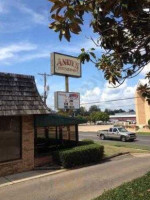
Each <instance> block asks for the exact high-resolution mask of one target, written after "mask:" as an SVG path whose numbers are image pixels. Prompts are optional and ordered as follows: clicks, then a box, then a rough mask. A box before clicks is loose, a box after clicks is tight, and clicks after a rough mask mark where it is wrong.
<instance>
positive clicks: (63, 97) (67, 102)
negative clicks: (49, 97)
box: [55, 92, 80, 110]
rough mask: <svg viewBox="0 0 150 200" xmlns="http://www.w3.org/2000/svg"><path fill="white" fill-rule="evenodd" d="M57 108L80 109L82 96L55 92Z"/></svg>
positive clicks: (73, 93)
mask: <svg viewBox="0 0 150 200" xmlns="http://www.w3.org/2000/svg"><path fill="white" fill-rule="evenodd" d="M55 108H56V109H58V110H59V109H63V110H67V109H71V110H77V109H79V108H80V94H79V93H75V92H55Z"/></svg>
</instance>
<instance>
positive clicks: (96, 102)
mask: <svg viewBox="0 0 150 200" xmlns="http://www.w3.org/2000/svg"><path fill="white" fill-rule="evenodd" d="M136 98H140V97H131V98H124V99H113V100H108V101H95V102H86V103H81V105H85V104H101V103H106V102H115V101H124V100H130V99H136Z"/></svg>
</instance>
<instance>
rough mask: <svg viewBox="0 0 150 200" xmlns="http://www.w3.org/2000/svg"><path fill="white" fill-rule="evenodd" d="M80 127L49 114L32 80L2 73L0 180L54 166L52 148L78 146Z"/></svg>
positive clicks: (0, 86)
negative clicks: (66, 142)
mask: <svg viewBox="0 0 150 200" xmlns="http://www.w3.org/2000/svg"><path fill="white" fill-rule="evenodd" d="M79 123H80V122H79V121H78V120H76V119H75V118H70V117H62V116H59V115H56V114H52V113H51V112H50V110H49V109H48V107H47V106H46V105H45V104H44V103H43V101H42V99H41V97H40V95H39V93H38V91H37V87H36V84H35V80H34V77H33V76H27V75H18V74H8V73H0V176H4V175H8V174H13V173H18V172H23V171H28V170H32V169H34V168H35V167H36V166H41V165H44V164H46V163H50V162H53V161H52V156H51V154H50V151H49V146H51V144H52V145H53V146H54V141H55V144H56V143H57V144H59V143H62V142H63V141H74V142H76V143H77V142H78V124H79ZM43 147H44V148H43ZM45 147H46V148H45ZM46 153H47V154H46Z"/></svg>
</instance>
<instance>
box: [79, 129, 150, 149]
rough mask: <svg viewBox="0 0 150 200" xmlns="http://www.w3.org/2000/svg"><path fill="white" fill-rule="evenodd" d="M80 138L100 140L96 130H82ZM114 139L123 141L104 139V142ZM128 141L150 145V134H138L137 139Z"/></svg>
mask: <svg viewBox="0 0 150 200" xmlns="http://www.w3.org/2000/svg"><path fill="white" fill-rule="evenodd" d="M79 139H80V140H83V139H92V140H94V141H100V138H99V137H98V136H97V133H96V132H80V133H79ZM112 141H117V142H120V143H122V142H121V141H118V140H103V142H112ZM126 143H129V144H132V143H133V144H138V145H144V146H150V136H142V135H138V136H137V139H136V140H135V141H134V142H126Z"/></svg>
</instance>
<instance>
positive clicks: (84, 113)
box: [58, 105, 135, 123]
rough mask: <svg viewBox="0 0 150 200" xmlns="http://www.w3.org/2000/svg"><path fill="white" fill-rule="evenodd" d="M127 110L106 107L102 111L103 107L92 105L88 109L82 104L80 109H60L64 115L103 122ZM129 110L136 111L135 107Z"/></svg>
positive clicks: (60, 112)
mask: <svg viewBox="0 0 150 200" xmlns="http://www.w3.org/2000/svg"><path fill="white" fill-rule="evenodd" d="M125 112H126V111H125V110H123V109H115V110H111V109H107V108H106V109H105V110H104V111H101V109H100V108H99V107H98V106H96V105H92V106H91V107H90V108H89V110H87V109H86V108H85V107H83V106H81V107H80V109H78V110H76V111H73V110H69V111H68V112H66V111H63V110H59V112H58V113H59V114H60V115H63V116H72V117H77V118H78V119H81V120H82V119H84V120H86V121H89V122H93V123H95V122H97V121H102V122H107V121H109V116H110V115H115V114H118V113H125ZM128 112H135V111H134V110H133V109H130V110H129V111H128Z"/></svg>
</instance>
